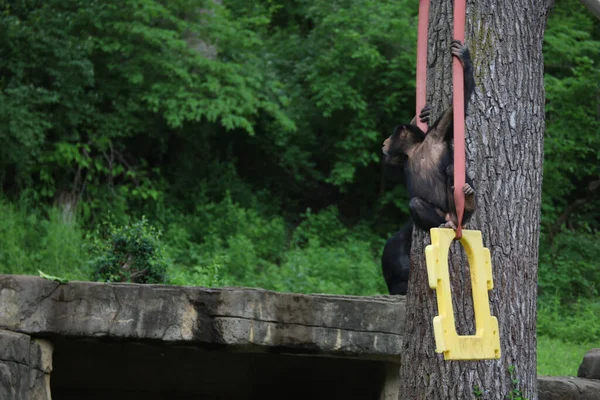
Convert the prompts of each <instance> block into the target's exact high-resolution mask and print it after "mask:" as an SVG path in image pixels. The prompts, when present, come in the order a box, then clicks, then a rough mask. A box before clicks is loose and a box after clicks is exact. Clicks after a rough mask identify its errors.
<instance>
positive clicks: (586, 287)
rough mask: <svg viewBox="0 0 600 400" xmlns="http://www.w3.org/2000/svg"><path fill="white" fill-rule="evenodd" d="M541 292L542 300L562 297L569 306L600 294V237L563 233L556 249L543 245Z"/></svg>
mask: <svg viewBox="0 0 600 400" xmlns="http://www.w3.org/2000/svg"><path fill="white" fill-rule="evenodd" d="M540 244H541V248H540V265H539V288H540V295H541V296H551V297H558V298H559V299H561V301H562V302H563V303H565V304H568V303H572V302H575V301H577V299H579V298H583V299H594V298H596V297H597V296H598V294H599V293H600V268H598V256H600V233H587V232H571V231H566V230H565V231H562V232H560V233H558V234H557V235H555V236H554V238H553V240H552V245H551V246H549V245H547V244H546V242H545V241H544V240H542V241H541V243H540Z"/></svg>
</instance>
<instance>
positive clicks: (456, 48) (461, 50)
mask: <svg viewBox="0 0 600 400" xmlns="http://www.w3.org/2000/svg"><path fill="white" fill-rule="evenodd" d="M450 52H451V53H452V55H453V56H454V57H456V58H458V59H459V60H460V63H461V64H462V65H463V67H464V66H465V62H470V61H471V54H470V53H469V49H468V48H467V46H466V45H463V44H462V43H461V42H460V40H453V41H452V45H451V46H450Z"/></svg>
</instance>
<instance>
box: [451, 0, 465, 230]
mask: <svg viewBox="0 0 600 400" xmlns="http://www.w3.org/2000/svg"><path fill="white" fill-rule="evenodd" d="M466 11H467V7H466V0H454V39H455V40H460V41H461V43H463V44H464V41H465V18H466ZM452 85H453V90H454V95H453V106H454V203H455V204H456V215H457V217H458V224H457V229H456V239H460V238H461V237H462V226H461V225H462V218H463V214H464V212H465V194H464V193H463V186H464V185H465V172H466V166H465V93H464V71H463V68H462V65H461V63H460V61H459V60H458V58H456V57H452Z"/></svg>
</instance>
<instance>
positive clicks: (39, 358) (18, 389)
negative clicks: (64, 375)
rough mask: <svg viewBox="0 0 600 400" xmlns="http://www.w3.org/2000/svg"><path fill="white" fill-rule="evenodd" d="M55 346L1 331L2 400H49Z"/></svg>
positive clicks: (0, 396)
mask: <svg viewBox="0 0 600 400" xmlns="http://www.w3.org/2000/svg"><path fill="white" fill-rule="evenodd" d="M51 372H52V344H51V343H50V342H48V341H47V340H43V339H32V338H30V337H29V336H28V335H24V334H20V333H15V332H8V331H1V330H0V399H2V400H23V399H30V400H50V399H51V395H50V373H51Z"/></svg>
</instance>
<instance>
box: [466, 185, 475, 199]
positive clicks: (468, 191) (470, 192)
mask: <svg viewBox="0 0 600 400" xmlns="http://www.w3.org/2000/svg"><path fill="white" fill-rule="evenodd" d="M463 193H464V194H465V196H473V195H474V194H475V189H473V187H471V185H469V184H468V183H465V184H464V186H463Z"/></svg>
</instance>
